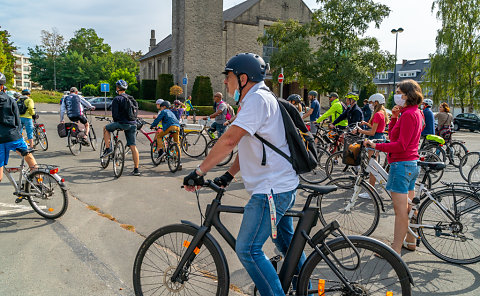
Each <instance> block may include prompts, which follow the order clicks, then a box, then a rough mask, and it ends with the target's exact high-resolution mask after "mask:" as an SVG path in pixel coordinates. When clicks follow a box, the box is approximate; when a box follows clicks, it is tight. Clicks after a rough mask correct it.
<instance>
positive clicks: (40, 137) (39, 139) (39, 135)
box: [35, 127, 48, 151]
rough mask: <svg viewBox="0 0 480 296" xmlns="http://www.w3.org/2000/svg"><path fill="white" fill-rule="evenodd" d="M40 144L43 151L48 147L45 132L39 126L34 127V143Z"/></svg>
mask: <svg viewBox="0 0 480 296" xmlns="http://www.w3.org/2000/svg"><path fill="white" fill-rule="evenodd" d="M37 144H40V147H42V150H43V151H47V149H48V139H47V134H46V133H45V132H44V131H43V129H42V128H41V127H37V128H35V145H37Z"/></svg>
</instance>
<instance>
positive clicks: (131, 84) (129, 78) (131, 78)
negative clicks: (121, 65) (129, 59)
mask: <svg viewBox="0 0 480 296" xmlns="http://www.w3.org/2000/svg"><path fill="white" fill-rule="evenodd" d="M120 79H123V80H125V81H126V82H127V83H128V88H127V91H126V93H128V94H130V95H132V96H137V95H138V87H137V77H135V73H132V72H129V71H128V69H118V70H116V71H115V72H112V74H110V79H109V80H108V82H109V83H110V85H111V86H112V87H111V88H110V94H111V95H114V94H115V90H116V89H115V83H116V82H117V81H118V80H120Z"/></svg>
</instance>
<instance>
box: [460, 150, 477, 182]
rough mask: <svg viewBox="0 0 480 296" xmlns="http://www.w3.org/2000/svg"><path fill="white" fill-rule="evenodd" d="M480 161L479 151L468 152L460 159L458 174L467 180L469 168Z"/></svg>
mask: <svg viewBox="0 0 480 296" xmlns="http://www.w3.org/2000/svg"><path fill="white" fill-rule="evenodd" d="M479 162H480V152H468V153H467V154H465V156H464V157H462V160H460V175H462V178H463V179H464V180H465V181H466V182H468V175H469V173H470V170H471V169H472V168H473V167H474V166H475V165H476V164H477V163H479Z"/></svg>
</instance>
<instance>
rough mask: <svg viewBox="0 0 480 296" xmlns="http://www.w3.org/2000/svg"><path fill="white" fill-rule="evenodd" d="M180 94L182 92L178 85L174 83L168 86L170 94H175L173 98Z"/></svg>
mask: <svg viewBox="0 0 480 296" xmlns="http://www.w3.org/2000/svg"><path fill="white" fill-rule="evenodd" d="M181 94H183V89H182V88H181V87H180V86H178V85H174V86H172V87H170V95H172V96H175V99H177V98H178V96H179V95H181Z"/></svg>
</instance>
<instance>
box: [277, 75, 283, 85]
mask: <svg viewBox="0 0 480 296" xmlns="http://www.w3.org/2000/svg"><path fill="white" fill-rule="evenodd" d="M278 83H283V73H280V74H278Z"/></svg>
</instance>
